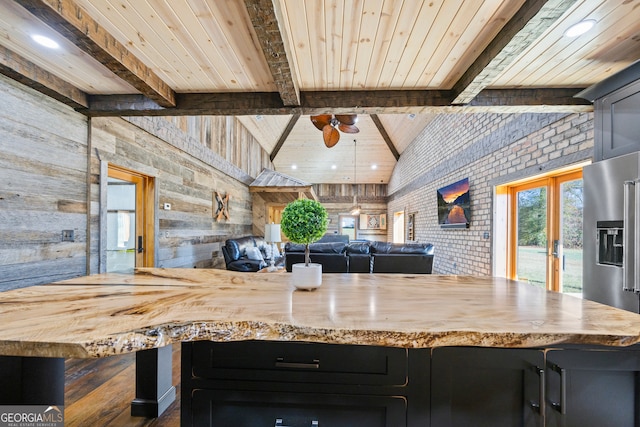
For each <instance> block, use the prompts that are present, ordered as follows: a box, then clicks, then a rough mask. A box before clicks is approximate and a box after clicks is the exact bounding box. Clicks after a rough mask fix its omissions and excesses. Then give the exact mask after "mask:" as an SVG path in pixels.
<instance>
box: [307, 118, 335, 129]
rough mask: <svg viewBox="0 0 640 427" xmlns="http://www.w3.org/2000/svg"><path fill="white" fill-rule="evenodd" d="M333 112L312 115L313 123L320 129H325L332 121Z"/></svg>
mask: <svg viewBox="0 0 640 427" xmlns="http://www.w3.org/2000/svg"><path fill="white" fill-rule="evenodd" d="M331 117H332V116H331V114H320V115H319V116H311V117H310V118H311V123H313V125H314V126H315V127H316V128H318V130H323V129H324V127H325V126H326V125H328V124H330V123H331Z"/></svg>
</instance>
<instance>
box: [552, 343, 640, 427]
mask: <svg viewBox="0 0 640 427" xmlns="http://www.w3.org/2000/svg"><path fill="white" fill-rule="evenodd" d="M638 350H640V349H638V348H637V346H635V347H634V348H633V349H631V350H623V349H613V350H612V349H593V350H575V349H570V350H550V351H548V352H547V392H546V395H547V405H546V413H547V416H546V425H547V427H559V426H562V427H570V426H599V427H607V426H611V427H620V426H640V351H638Z"/></svg>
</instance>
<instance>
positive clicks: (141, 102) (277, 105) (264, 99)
mask: <svg viewBox="0 0 640 427" xmlns="http://www.w3.org/2000/svg"><path fill="white" fill-rule="evenodd" d="M580 90H581V88H576V89H571V88H570V89H566V88H559V89H505V90H500V89H494V90H490V91H483V92H481V93H480V94H479V95H478V96H477V97H476V99H474V102H472V103H470V104H469V105H467V106H451V104H450V102H449V101H450V99H451V97H450V92H449V91H418V90H409V91H407V90H382V91H351V92H348V91H344V92H300V96H301V99H302V105H301V106H300V107H287V106H285V105H284V104H283V103H282V99H281V98H280V95H279V94H278V93H277V92H243V93H235V92H233V93H189V94H187V93H185V94H176V107H174V108H163V107H161V106H160V105H158V104H156V103H155V102H153V101H151V100H149V99H148V98H146V97H144V96H142V95H104V96H90V97H89V108H88V109H78V111H80V112H82V113H83V114H86V115H88V116H92V117H100V116H105V117H106V116H199V115H211V116H219V115H227V116H238V115H253V114H256V115H257V114H262V115H283V114H309V115H317V114H343V113H344V114H350V113H355V114H383V113H384V114H408V113H415V114H421V113H456V112H466V111H474V112H480V111H485V112H552V111H553V112H580V111H592V110H593V105H592V104H591V103H590V102H588V101H586V100H584V99H580V98H574V97H573V95H575V94H576V93H578V92H579V91H580ZM490 102H491V103H493V104H491V103H490ZM542 102H544V103H542Z"/></svg>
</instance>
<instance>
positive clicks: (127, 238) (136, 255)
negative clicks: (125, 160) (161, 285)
mask: <svg viewBox="0 0 640 427" xmlns="http://www.w3.org/2000/svg"><path fill="white" fill-rule="evenodd" d="M153 184H154V181H153V178H151V177H148V176H146V175H142V174H139V173H137V172H132V171H129V170H126V169H121V168H118V167H115V166H111V165H109V170H108V182H107V259H106V263H107V264H106V271H107V272H132V271H133V269H134V268H135V267H153V266H154V245H155V244H154V234H153V228H154V227H153V226H154V212H153V207H154V202H153V196H154V191H153Z"/></svg>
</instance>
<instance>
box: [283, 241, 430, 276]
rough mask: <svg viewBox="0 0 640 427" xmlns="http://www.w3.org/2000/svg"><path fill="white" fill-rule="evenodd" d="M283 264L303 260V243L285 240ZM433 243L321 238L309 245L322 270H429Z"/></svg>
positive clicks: (311, 254) (290, 264)
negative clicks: (323, 240) (348, 241)
mask: <svg viewBox="0 0 640 427" xmlns="http://www.w3.org/2000/svg"><path fill="white" fill-rule="evenodd" d="M284 251H285V266H286V269H287V271H291V268H292V265H293V264H296V263H302V262H304V245H300V244H295V243H287V244H286V245H285V248H284ZM433 256H434V247H433V245H431V244H428V243H427V244H423V243H407V244H395V243H387V242H373V241H353V242H351V243H345V242H330V243H329V242H324V243H312V244H311V245H309V257H310V258H311V262H315V263H318V264H322V272H323V273H406V274H431V271H432V269H433Z"/></svg>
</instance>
